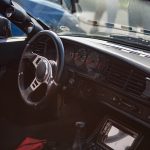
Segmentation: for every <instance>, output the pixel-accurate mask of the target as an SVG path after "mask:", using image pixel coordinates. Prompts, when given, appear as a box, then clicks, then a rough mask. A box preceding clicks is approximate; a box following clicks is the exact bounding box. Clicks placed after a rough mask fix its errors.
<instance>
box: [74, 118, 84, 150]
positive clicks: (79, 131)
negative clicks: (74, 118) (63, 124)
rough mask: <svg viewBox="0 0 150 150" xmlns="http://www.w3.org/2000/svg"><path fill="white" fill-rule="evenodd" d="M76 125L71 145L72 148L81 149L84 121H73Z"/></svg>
mask: <svg viewBox="0 0 150 150" xmlns="http://www.w3.org/2000/svg"><path fill="white" fill-rule="evenodd" d="M75 126H76V135H75V138H74V143H73V146H72V150H82V145H83V141H82V140H83V135H84V133H83V129H84V127H85V122H82V121H79V122H76V123H75Z"/></svg>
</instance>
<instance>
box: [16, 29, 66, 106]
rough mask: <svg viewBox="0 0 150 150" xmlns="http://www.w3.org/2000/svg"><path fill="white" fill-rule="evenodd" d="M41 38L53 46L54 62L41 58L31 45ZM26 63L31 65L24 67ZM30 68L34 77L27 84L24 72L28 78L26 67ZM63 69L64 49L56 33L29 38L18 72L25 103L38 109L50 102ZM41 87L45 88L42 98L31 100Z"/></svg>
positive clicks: (45, 32) (39, 34)
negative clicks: (49, 41)
mask: <svg viewBox="0 0 150 150" xmlns="http://www.w3.org/2000/svg"><path fill="white" fill-rule="evenodd" d="M41 37H42V39H46V41H47V40H51V42H53V44H54V45H55V52H56V58H55V60H50V59H49V58H48V57H47V56H42V55H40V54H38V53H37V52H36V51H35V49H34V46H33V45H37V44H38V41H40V40H39V39H40V38H41ZM26 61H28V62H30V64H31V65H28V66H27V65H25V63H26ZM31 66H32V70H34V71H33V72H34V73H33V74H34V75H33V79H32V80H31V81H30V82H29V83H28V84H27V83H26V81H27V79H26V78H27V77H26V75H25V70H26V72H27V73H28V77H30V71H29V70H28V67H31ZM63 67H64V47H63V44H62V41H61V39H60V38H59V37H58V36H57V34H56V33H54V32H52V31H49V30H45V31H41V32H39V33H37V34H36V35H35V36H34V37H33V38H31V40H30V41H29V42H28V43H27V45H26V47H25V49H24V51H23V54H22V57H21V60H20V64H19V71H18V87H19V91H20V93H21V96H22V98H23V100H24V101H25V103H26V104H28V105H30V106H33V107H36V108H38V107H40V106H43V105H44V104H46V103H47V102H48V101H50V100H51V96H52V95H53V94H54V93H56V91H57V89H58V88H57V87H58V85H59V83H60V79H61V76H62V72H63ZM43 85H44V87H45V88H44V92H43V93H44V94H43V95H42V97H40V99H39V98H33V97H34V96H32V95H33V93H34V92H36V91H37V90H39V89H40V87H41V86H43ZM38 92H40V90H39V91H38Z"/></svg>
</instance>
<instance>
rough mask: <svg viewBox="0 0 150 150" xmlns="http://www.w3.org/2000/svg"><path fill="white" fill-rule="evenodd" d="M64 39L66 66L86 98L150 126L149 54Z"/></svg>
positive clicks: (75, 84) (71, 77) (110, 45)
mask: <svg viewBox="0 0 150 150" xmlns="http://www.w3.org/2000/svg"><path fill="white" fill-rule="evenodd" d="M62 40H63V43H64V47H65V64H66V66H65V69H66V70H67V71H68V72H69V75H70V76H69V78H70V80H73V81H74V82H75V83H74V84H73V85H72V86H74V87H75V88H78V89H79V91H77V92H79V93H81V94H80V95H82V98H85V99H91V101H93V102H96V103H103V104H104V105H106V106H108V107H109V108H111V109H114V110H115V111H118V112H119V113H122V114H124V115H126V116H128V117H130V118H132V119H133V120H135V121H138V122H140V123H142V124H143V125H145V126H147V127H150V109H149V108H150V92H149V89H150V88H149V87H150V74H149V71H150V68H149V57H148V56H149V54H148V53H147V55H146V53H145V52H142V51H140V50H138V49H133V48H132V49H131V48H129V47H123V46H120V45H117V44H115V45H113V44H111V43H107V42H105V43H103V42H100V41H97V40H95V41H94V42H93V41H91V43H92V44H91V43H90V40H89V39H83V38H82V39H79V38H74V39H73V40H72V38H70V39H68V37H67V39H66V37H63V38H62ZM87 40H89V41H88V42H87ZM79 41H80V42H79ZM85 43H86V44H85ZM88 43H89V44H88ZM143 53H144V54H145V55H142V54H143ZM66 86H70V85H66ZM76 95H78V94H77V93H76Z"/></svg>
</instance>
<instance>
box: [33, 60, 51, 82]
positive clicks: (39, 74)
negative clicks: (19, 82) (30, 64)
mask: <svg viewBox="0 0 150 150" xmlns="http://www.w3.org/2000/svg"><path fill="white" fill-rule="evenodd" d="M48 70H49V63H48V62H47V61H46V60H41V61H40V62H39V64H38V66H37V69H36V73H35V74H36V78H37V80H38V81H39V82H43V81H44V80H45V79H46V78H47V76H48V72H49V71H48Z"/></svg>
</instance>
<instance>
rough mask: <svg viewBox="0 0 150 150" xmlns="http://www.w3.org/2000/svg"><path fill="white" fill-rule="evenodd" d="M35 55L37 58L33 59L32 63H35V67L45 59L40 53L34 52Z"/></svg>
mask: <svg viewBox="0 0 150 150" xmlns="http://www.w3.org/2000/svg"><path fill="white" fill-rule="evenodd" d="M33 55H34V57H35V58H34V60H33V61H32V63H33V65H34V67H35V68H37V66H38V64H39V62H40V61H41V60H42V59H43V57H42V56H40V55H38V54H35V53H33Z"/></svg>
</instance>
